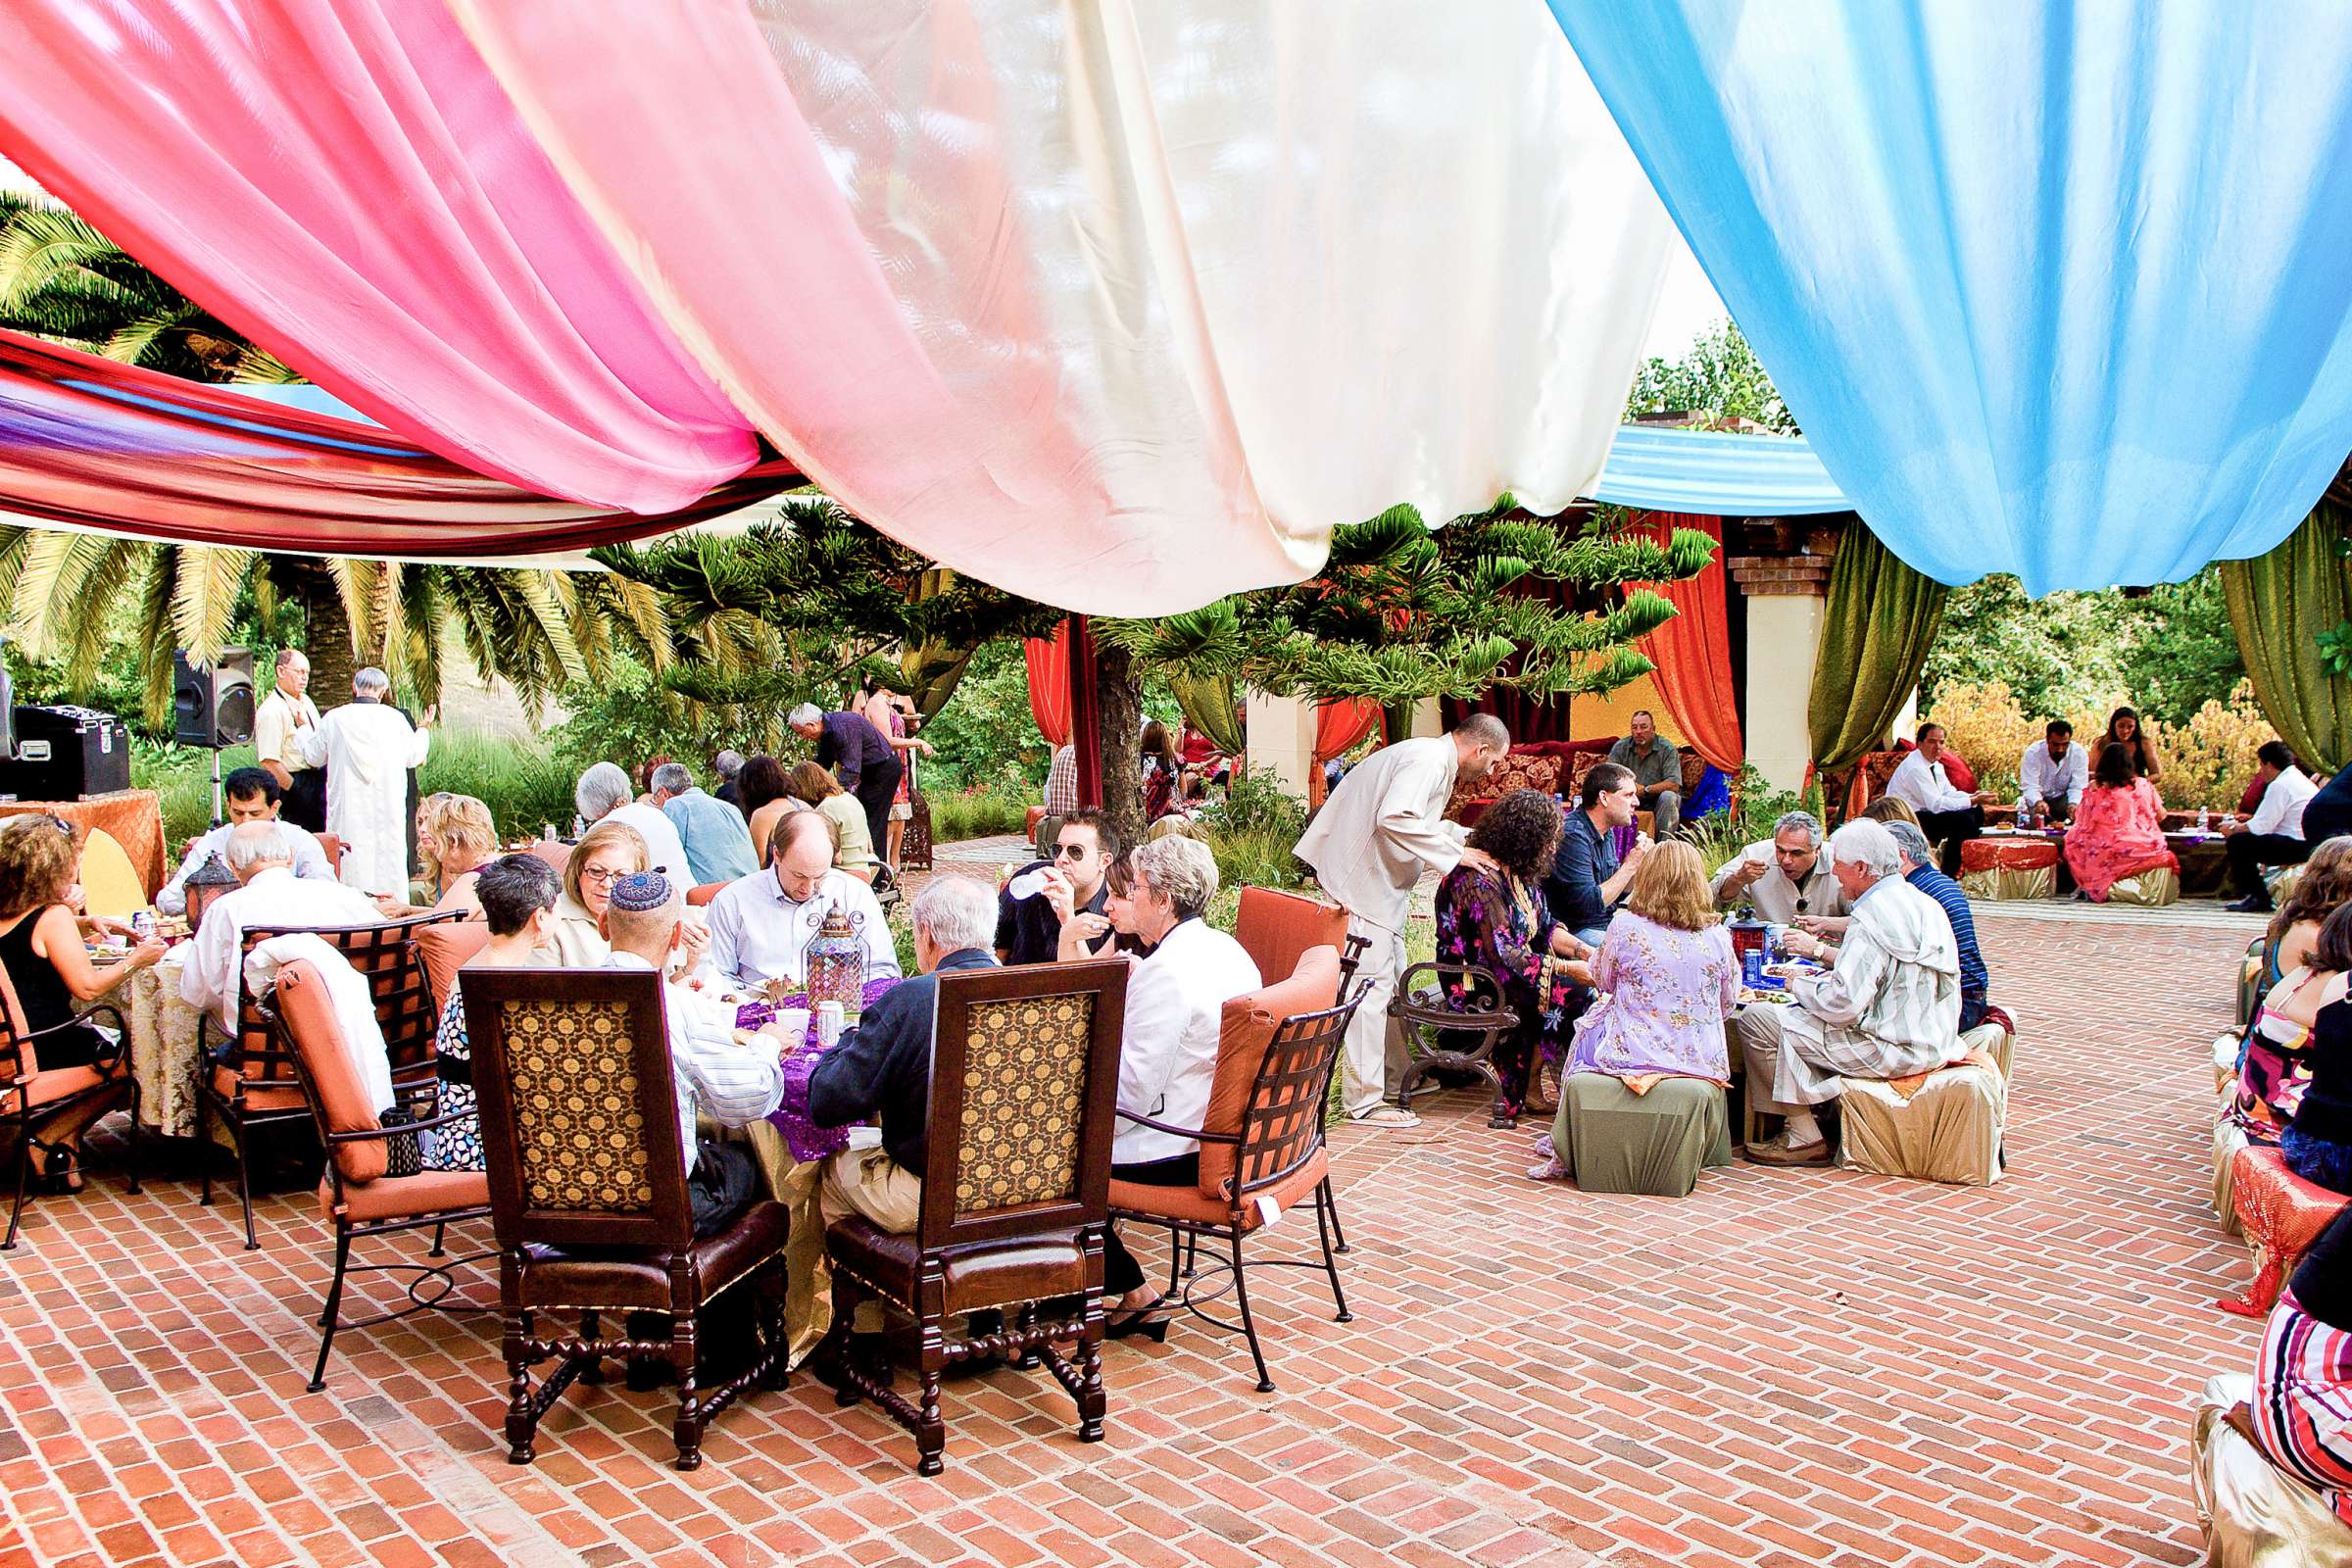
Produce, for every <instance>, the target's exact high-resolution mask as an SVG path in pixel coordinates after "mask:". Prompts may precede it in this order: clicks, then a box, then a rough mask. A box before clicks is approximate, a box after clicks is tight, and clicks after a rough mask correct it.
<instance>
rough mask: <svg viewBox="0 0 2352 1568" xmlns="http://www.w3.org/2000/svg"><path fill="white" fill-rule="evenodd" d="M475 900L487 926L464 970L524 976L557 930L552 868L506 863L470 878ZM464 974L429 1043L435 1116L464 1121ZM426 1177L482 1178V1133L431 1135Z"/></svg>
mask: <svg viewBox="0 0 2352 1568" xmlns="http://www.w3.org/2000/svg"><path fill="white" fill-rule="evenodd" d="M474 888H475V891H476V893H477V895H478V896H479V898H480V899H481V907H482V918H483V919H485V920H487V921H488V922H489V924H490V940H489V941H487V942H485V943H483V944H482V945H481V947H480V948H479V949H477V950H476V951H475V953H474V956H472V957H470V958H468V959H466V963H467V964H468V965H473V966H478V967H480V968H484V969H521V968H528V967H530V966H531V965H532V964H533V963H534V962H535V961H536V955H537V953H538V951H539V948H540V947H541V945H542V944H544V943H545V942H546V941H547V940H548V933H549V932H551V931H552V930H554V928H555V923H556V899H557V897H558V896H559V895H560V894H561V893H562V892H563V890H564V889H563V883H562V882H560V881H559V880H558V879H557V877H556V868H555V867H554V866H552V865H549V864H548V863H547V862H546V861H545V860H542V859H541V858H539V857H537V856H536V855H506V856H501V857H500V858H497V859H495V860H492V861H491V862H490V863H489V864H487V865H484V866H482V867H481V868H480V869H479V870H477V871H476V872H475V873H474ZM465 988H466V971H465V969H464V968H461V969H459V971H458V972H457V974H456V975H454V976H452V977H451V979H450V982H449V1000H448V1001H447V1002H444V1003H443V1004H442V1005H441V1024H440V1027H439V1029H438V1030H437V1031H435V1033H434V1035H433V1054H434V1055H435V1057H436V1058H437V1059H438V1062H439V1067H440V1078H441V1099H440V1103H439V1105H438V1106H437V1107H435V1114H437V1115H442V1116H459V1115H465V1114H466V1113H468V1112H470V1111H471V1110H472V1109H473V1047H472V1044H471V1042H470V1041H468V1040H467V1039H466V997H465ZM425 1166H426V1168H427V1169H429V1170H480V1169H481V1168H482V1133H481V1128H480V1126H479V1125H478V1124H477V1123H474V1122H451V1123H450V1124H449V1125H448V1126H446V1127H438V1128H435V1129H434V1130H433V1134H432V1152H431V1155H430V1157H428V1158H427V1159H426V1161H425Z"/></svg>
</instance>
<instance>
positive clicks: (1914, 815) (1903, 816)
mask: <svg viewBox="0 0 2352 1568" xmlns="http://www.w3.org/2000/svg"><path fill="white" fill-rule="evenodd" d="M1862 814H1863V816H1864V817H1866V818H1867V819H1869V820H1870V821H1873V822H1877V823H1880V824H1882V825H1884V826H1888V827H1891V826H1893V825H1894V824H1895V823H1897V822H1908V823H1910V824H1911V825H1912V826H1913V827H1917V826H1919V813H1918V812H1917V811H1915V810H1913V809H1911V803H1910V802H1909V801H1906V800H1904V799H1903V798H1902V797H1901V796H1899V795H1882V796H1880V797H1879V798H1878V799H1877V800H1875V801H1873V802H1871V803H1870V804H1869V805H1868V806H1865V807H1864V808H1862Z"/></svg>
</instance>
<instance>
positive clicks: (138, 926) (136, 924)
mask: <svg viewBox="0 0 2352 1568" xmlns="http://www.w3.org/2000/svg"><path fill="white" fill-rule="evenodd" d="M130 934H131V937H132V939H133V940H135V941H139V942H144V941H146V940H147V939H148V938H149V937H151V936H153V935H155V914H154V911H152V910H149V909H134V910H132V911H131V915H130Z"/></svg>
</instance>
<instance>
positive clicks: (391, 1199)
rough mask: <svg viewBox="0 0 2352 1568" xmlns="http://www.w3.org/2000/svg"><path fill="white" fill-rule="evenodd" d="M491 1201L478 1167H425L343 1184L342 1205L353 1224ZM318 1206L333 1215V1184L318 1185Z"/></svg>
mask: <svg viewBox="0 0 2352 1568" xmlns="http://www.w3.org/2000/svg"><path fill="white" fill-rule="evenodd" d="M489 1202H490V1178H489V1176H488V1175H486V1174H485V1173H483V1172H481V1171H478V1170H428V1171H426V1172H424V1173H423V1174H422V1175H420V1176H381V1177H378V1178H376V1179H375V1180H374V1181H371V1182H368V1183H366V1184H365V1185H360V1186H352V1185H348V1184H347V1185H346V1186H345V1187H344V1189H343V1206H344V1209H345V1211H346V1212H347V1213H349V1214H350V1216H351V1218H352V1220H353V1222H354V1223H360V1222H364V1221H367V1220H378V1219H407V1218H410V1217H412V1216H414V1215H417V1214H437V1213H440V1212H441V1211H442V1210H444V1209H450V1208H483V1207H487V1206H488V1205H489ZM319 1208H320V1209H321V1210H322V1211H323V1212H324V1213H325V1215H326V1217H327V1219H328V1221H329V1222H332V1221H333V1219H334V1217H335V1184H334V1182H333V1181H332V1180H331V1179H329V1180H324V1181H321V1182H319Z"/></svg>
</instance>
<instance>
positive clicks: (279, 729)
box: [253, 648, 326, 833]
mask: <svg viewBox="0 0 2352 1568" xmlns="http://www.w3.org/2000/svg"><path fill="white" fill-rule="evenodd" d="M310 690H311V661H310V659H309V657H308V656H307V655H305V654H304V653H303V651H302V650H301V649H299V648H280V649H279V650H278V651H277V672H276V679H275V680H274V681H273V682H272V684H271V685H270V695H269V696H267V697H265V698H263V699H262V706H261V707H260V708H258V709H256V710H255V711H254V714H253V755H254V760H255V761H256V762H258V763H259V764H260V765H261V766H262V767H263V768H265V769H267V770H268V771H269V774H270V777H271V778H273V779H275V780H277V787H278V789H279V790H281V791H283V792H284V798H283V801H282V804H281V805H280V806H279V808H278V815H279V816H280V817H282V818H284V819H285V820H286V821H288V822H291V823H293V824H294V825H295V826H296V827H299V828H302V829H304V830H305V831H307V832H311V833H323V832H325V831H326V769H324V768H322V767H313V766H312V765H311V764H310V763H309V762H307V761H305V760H303V756H302V753H301V752H300V751H299V750H297V749H296V748H295V746H294V744H293V741H294V732H295V731H296V730H298V729H317V728H318V727H319V705H318V704H316V703H314V702H312V701H311V699H310Z"/></svg>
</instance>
